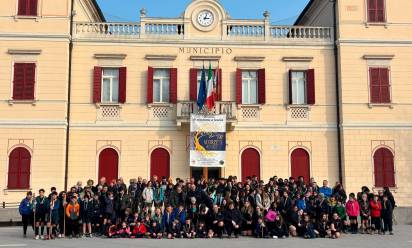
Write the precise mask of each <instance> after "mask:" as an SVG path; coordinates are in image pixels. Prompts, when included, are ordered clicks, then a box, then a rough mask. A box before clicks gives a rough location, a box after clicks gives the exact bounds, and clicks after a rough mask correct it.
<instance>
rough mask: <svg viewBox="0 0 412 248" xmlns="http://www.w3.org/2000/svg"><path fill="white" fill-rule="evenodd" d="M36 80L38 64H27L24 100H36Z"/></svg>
mask: <svg viewBox="0 0 412 248" xmlns="http://www.w3.org/2000/svg"><path fill="white" fill-rule="evenodd" d="M35 82H36V64H35V63H26V64H25V80H24V93H23V98H24V100H34V84H35Z"/></svg>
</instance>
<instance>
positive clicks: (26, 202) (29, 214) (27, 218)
mask: <svg viewBox="0 0 412 248" xmlns="http://www.w3.org/2000/svg"><path fill="white" fill-rule="evenodd" d="M19 213H20V215H21V218H22V223H23V236H24V237H26V234H27V227H28V225H29V224H30V225H31V226H32V227H33V193H32V192H31V191H29V192H27V194H26V197H25V198H24V199H23V200H22V201H21V202H20V205H19Z"/></svg>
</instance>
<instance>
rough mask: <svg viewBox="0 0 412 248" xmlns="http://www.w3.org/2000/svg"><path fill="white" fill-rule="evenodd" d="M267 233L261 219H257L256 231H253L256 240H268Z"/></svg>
mask: <svg viewBox="0 0 412 248" xmlns="http://www.w3.org/2000/svg"><path fill="white" fill-rule="evenodd" d="M268 234H269V232H268V228H267V227H266V224H265V222H264V221H263V218H261V217H260V218H258V220H257V224H256V229H255V235H256V238H265V239H266V238H268V237H269V235H268Z"/></svg>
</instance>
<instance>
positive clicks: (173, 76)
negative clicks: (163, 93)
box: [169, 68, 177, 104]
mask: <svg viewBox="0 0 412 248" xmlns="http://www.w3.org/2000/svg"><path fill="white" fill-rule="evenodd" d="M169 72H170V89H169V99H170V103H173V104H176V103H177V68H170V70H169Z"/></svg>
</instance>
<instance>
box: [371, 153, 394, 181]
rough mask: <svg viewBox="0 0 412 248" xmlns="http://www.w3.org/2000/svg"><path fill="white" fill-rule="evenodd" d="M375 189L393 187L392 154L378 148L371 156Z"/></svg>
mask: <svg viewBox="0 0 412 248" xmlns="http://www.w3.org/2000/svg"><path fill="white" fill-rule="evenodd" d="M373 163H374V169H375V186H376V187H395V166H394V156H393V153H392V152H391V151H390V150H389V149H387V148H379V149H378V150H376V152H375V154H374V155H373Z"/></svg>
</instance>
